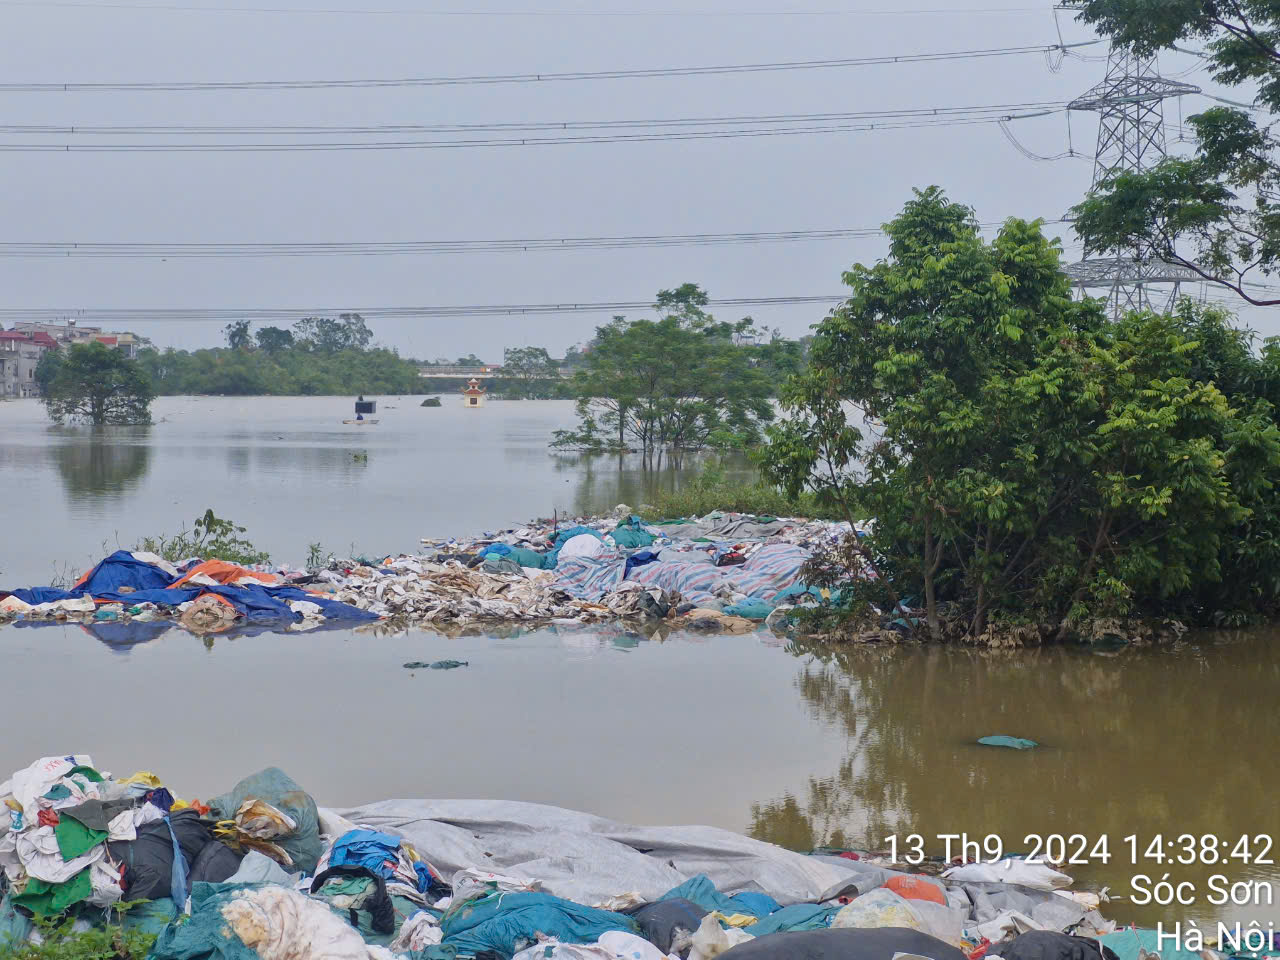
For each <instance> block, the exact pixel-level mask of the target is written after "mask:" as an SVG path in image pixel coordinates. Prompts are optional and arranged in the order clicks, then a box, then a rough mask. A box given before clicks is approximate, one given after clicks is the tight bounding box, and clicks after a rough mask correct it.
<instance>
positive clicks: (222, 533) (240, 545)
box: [134, 508, 271, 566]
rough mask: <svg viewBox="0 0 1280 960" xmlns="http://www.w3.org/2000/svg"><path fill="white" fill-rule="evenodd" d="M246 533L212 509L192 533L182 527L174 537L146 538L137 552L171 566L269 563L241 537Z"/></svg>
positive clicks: (198, 518)
mask: <svg viewBox="0 0 1280 960" xmlns="http://www.w3.org/2000/svg"><path fill="white" fill-rule="evenodd" d="M244 532H245V528H244V527H238V526H236V524H235V523H234V522H232V521H231V520H224V519H222V518H221V517H217V516H214V513H213V509H212V508H210V509H208V510H206V511H205V512H204V515H203V516H201V517H197V518H196V521H195V526H194V529H193V530H191V531H190V532H188V531H187V529H186V528H185V527H183V528H182V529H181V530H179V531H178V532H177V533H176V534H174V535H173V536H171V537H168V536H164V535H163V534H161V535H158V536H154V537H144V538H143V539H142V540H141V541H140V542H139V543H138V545H137V546H136V547H134V549H135V550H143V551H146V552H147V553H154V554H156V555H157V556H160V557H163V558H164V559H166V560H168V561H169V562H170V563H176V562H178V561H179V560H188V559H190V558H191V557H201V558H203V559H213V558H216V559H218V560H225V561H227V562H228V563H238V564H241V565H242V566H247V565H251V564H255V563H268V562H270V560H271V556H270V555H269V554H268V553H267V552H266V551H265V550H259V549H258V548H257V547H255V546H254V545H253V544H252V543H250V542H249V541H248V540H246V539H245V538H244V537H243V536H241V534H243V533H244Z"/></svg>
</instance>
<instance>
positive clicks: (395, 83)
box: [0, 40, 1101, 93]
mask: <svg viewBox="0 0 1280 960" xmlns="http://www.w3.org/2000/svg"><path fill="white" fill-rule="evenodd" d="M1095 43H1101V41H1100V40H1089V41H1086V42H1084V43H1073V44H1065V45H1064V44H1050V45H1047V46H1046V45H1039V46H1023V47H996V48H991V49H986V50H956V51H951V52H945V53H910V54H896V55H885V56H878V57H850V58H843V59H834V60H832V59H828V60H783V61H776V62H773V63H738V64H724V65H719V66H693V67H646V68H637V69H631V70H598V71H570V72H560V73H510V74H489V75H474V76H456V77H403V78H395V79H356V80H228V81H213V82H202V81H154V82H153V81H139V82H132V83H130V82H101V83H34V82H19V83H0V93H53V92H70V93H85V92H88V93H100V92H107V91H111V92H153V91H182V92H214V91H224V90H328V89H363V88H378V87H443V86H470V85H479V84H509V83H549V82H556V81H569V80H627V79H639V78H651V77H695V76H715V75H722V74H736V73H771V72H779V71H793V70H826V69H837V68H845V67H866V66H880V65H888V64H898V63H930V62H936V61H949V60H978V59H985V58H989V57H1011V56H1018V55H1021V54H1028V53H1042V54H1043V53H1052V52H1054V51H1065V50H1068V49H1070V48H1073V47H1084V46H1090V45H1092V44H1095Z"/></svg>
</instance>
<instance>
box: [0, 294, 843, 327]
mask: <svg viewBox="0 0 1280 960" xmlns="http://www.w3.org/2000/svg"><path fill="white" fill-rule="evenodd" d="M846 297H847V294H830V295H827V296H797V297H735V298H730V299H721V300H714V299H713V300H709V301H708V305H709V306H713V307H764V306H769V307H772V306H793V305H797V304H809V303H838V302H840V301H841V300H844V299H846ZM653 309H656V307H655V304H654V303H653V301H651V300H620V301H612V302H608V301H606V302H603V303H519V304H467V305H463V306H431V307H297V308H288V307H266V308H264V307H254V308H211V309H186V308H175V309H157V308H150V307H148V308H116V307H107V308H93V307H73V308H58V307H31V308H22V307H2V308H0V320H30V321H43V322H53V321H58V320H76V321H77V322H79V321H86V320H87V321H102V322H103V323H156V322H164V323H168V322H173V321H183V322H205V323H223V322H227V321H230V320H249V321H252V322H259V323H266V322H287V321H291V320H298V319H300V318H302V317H312V316H333V315H335V314H339V313H359V314H360V315H361V316H362V317H366V318H370V319H392V318H407V319H433V318H447V317H498V316H531V315H540V314H554V313H620V312H624V311H629V310H653Z"/></svg>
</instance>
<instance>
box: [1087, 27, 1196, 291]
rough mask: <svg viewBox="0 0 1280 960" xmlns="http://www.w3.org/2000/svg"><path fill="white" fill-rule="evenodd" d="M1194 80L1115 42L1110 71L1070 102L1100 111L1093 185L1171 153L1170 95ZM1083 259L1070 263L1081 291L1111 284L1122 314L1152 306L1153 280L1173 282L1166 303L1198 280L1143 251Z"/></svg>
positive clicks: (1187, 90)
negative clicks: (1163, 72)
mask: <svg viewBox="0 0 1280 960" xmlns="http://www.w3.org/2000/svg"><path fill="white" fill-rule="evenodd" d="M1199 92H1200V88H1199V87H1197V86H1195V85H1194V84H1190V83H1181V82H1179V81H1177V80H1166V79H1165V78H1164V77H1162V76H1160V72H1159V66H1158V64H1157V62H1156V57H1155V54H1150V55H1142V54H1138V53H1135V52H1134V51H1133V50H1132V49H1130V48H1128V47H1122V46H1117V45H1116V44H1112V45H1111V50H1110V52H1109V53H1108V55H1107V76H1106V79H1105V80H1103V81H1102V82H1101V83H1100V84H1098V85H1097V86H1095V87H1094V88H1093V89H1091V90H1089V91H1088V92H1087V93H1085V94H1084V95H1083V96H1081V97H1077V98H1076V99H1075V100H1073V101H1071V103H1069V104H1068V105H1067V109H1068V110H1087V111H1090V112H1092V113H1096V114H1098V149H1097V152H1096V153H1095V155H1094V163H1093V186H1094V187H1097V186H1098V184H1099V183H1101V182H1102V181H1104V180H1106V179H1107V178H1108V177H1112V176H1115V175H1116V174H1118V173H1123V172H1125V171H1130V170H1132V171H1139V172H1140V171H1143V170H1147V169H1149V168H1150V167H1153V166H1155V165H1156V164H1157V163H1159V162H1160V161H1161V160H1163V159H1164V158H1165V157H1167V156H1168V155H1169V151H1168V147H1167V141H1166V138H1165V129H1164V101H1165V100H1168V99H1170V98H1171V97H1181V96H1185V95H1187V94H1192V93H1199ZM1116 254H1117V255H1116V256H1112V257H1099V258H1091V259H1087V260H1082V261H1081V262H1079V263H1076V264H1073V265H1072V266H1070V267H1068V268H1067V275H1068V276H1069V277H1070V278H1071V279H1072V281H1073V282H1074V283H1075V284H1076V285H1077V286H1078V287H1080V289H1081V291H1082V292H1083V291H1085V290H1098V289H1105V290H1106V291H1107V304H1108V306H1109V307H1110V309H1111V311H1112V313H1113V314H1114V315H1116V316H1119V315H1120V314H1122V313H1125V312H1127V311H1129V310H1147V309H1152V307H1153V299H1152V293H1153V291H1152V290H1151V286H1152V285H1153V284H1155V285H1161V286H1163V285H1166V284H1172V285H1173V287H1172V290H1171V292H1170V293H1169V295H1168V297H1167V298H1163V297H1162V298H1161V300H1162V303H1161V307H1162V308H1163V309H1168V308H1169V307H1171V306H1172V305H1173V303H1174V302H1175V301H1176V300H1177V298H1178V295H1179V293H1180V288H1179V284H1180V283H1182V281H1184V280H1185V281H1198V280H1200V279H1201V277H1200V276H1199V275H1198V274H1196V272H1195V271H1194V270H1190V269H1188V268H1187V267H1183V266H1180V265H1178V264H1173V263H1167V262H1166V261H1163V260H1158V259H1155V258H1153V257H1145V256H1143V255H1141V254H1140V253H1138V252H1136V251H1135V252H1122V251H1117V252H1116Z"/></svg>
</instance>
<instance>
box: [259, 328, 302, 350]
mask: <svg viewBox="0 0 1280 960" xmlns="http://www.w3.org/2000/svg"><path fill="white" fill-rule="evenodd" d="M254 336H255V337H256V339H257V341H258V349H259V350H265V351H266V352H267V353H271V354H275V353H279V352H280V351H281V350H288V349H289V348H290V347H292V346H293V331H292V330H285V329H283V328H282V327H262V328H261V329H260V330H259V331H258V332H257V333H256V334H255V335H254Z"/></svg>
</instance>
